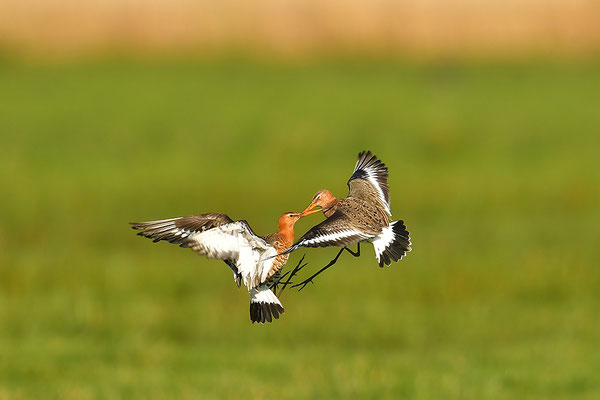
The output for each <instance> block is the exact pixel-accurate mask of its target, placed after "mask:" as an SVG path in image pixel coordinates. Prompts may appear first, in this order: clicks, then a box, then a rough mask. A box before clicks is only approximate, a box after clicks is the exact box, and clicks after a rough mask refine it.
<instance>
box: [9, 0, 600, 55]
mask: <svg viewBox="0 0 600 400" xmlns="http://www.w3.org/2000/svg"><path fill="white" fill-rule="evenodd" d="M599 20H600V3H599V2H597V1H593V0H570V1H567V0H469V1H460V0H393V1H390V0H343V1H340V0H285V1H282V0H252V1H248V0H225V1H223V0H201V1H198V0H152V1H140V0H117V1H115V0H112V1H111V0H108V1H107V0H86V1H80V0H52V1H49V0H3V1H2V2H0V48H5V49H7V50H11V51H15V52H17V53H25V54H31V53H32V54H35V55H37V56H39V55H40V54H41V55H53V56H58V57H73V56H75V57H77V56H81V55H82V54H89V53H95V52H98V51H100V52H105V51H108V52H109V53H113V52H114V51H122V52H126V53H128V54H130V53H131V52H136V53H151V54H156V53H158V54H165V53H166V54H171V53H180V52H183V53H184V54H189V53H190V52H191V53H193V54H197V53H198V52H199V51H200V52H202V53H204V54H206V53H213V52H216V53H221V52H223V51H231V50H232V49H235V50H236V51H243V52H245V53H250V54H273V53H274V54H277V55H278V56H283V57H291V58H297V57H306V56H309V57H310V56H312V55H314V54H326V55H331V52H340V53H344V54H345V53H347V52H350V53H356V52H360V53H365V54H390V53H394V54H402V55H403V56H406V55H407V54H412V55H417V56H418V57H438V56H440V55H442V56H451V57H461V58H462V57H465V56H467V57H481V56H484V57H485V56H490V55H493V56H498V55H509V56H519V57H525V58H530V57H531V56H532V54H535V55H545V56H548V55H552V56H570V55H577V56H586V55H589V54H594V53H596V54H597V53H598V51H600V24H599V23H598V21H599Z"/></svg>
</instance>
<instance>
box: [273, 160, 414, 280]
mask: <svg viewBox="0 0 600 400" xmlns="http://www.w3.org/2000/svg"><path fill="white" fill-rule="evenodd" d="M387 181H388V169H387V167H386V166H385V164H384V163H382V162H381V161H380V160H379V159H378V158H377V157H376V156H375V155H373V154H371V152H370V151H367V152H364V151H363V152H361V153H359V154H358V161H357V162H356V165H355V167H354V172H353V173H352V176H351V177H350V179H349V180H348V187H349V189H350V190H349V193H348V196H346V197H344V198H336V197H335V196H334V195H333V194H332V193H331V192H330V191H329V190H327V189H323V190H319V191H318V192H317V193H316V194H315V195H314V196H313V198H312V201H311V203H310V204H309V206H308V207H307V208H306V209H305V210H304V211H303V215H308V214H312V213H313V212H316V211H319V210H322V211H323V213H324V214H325V216H326V217H327V218H326V219H325V220H324V221H323V222H321V223H320V224H318V225H315V226H314V227H312V228H311V229H310V230H309V231H308V232H306V233H305V234H304V235H303V236H302V237H301V238H300V239H299V240H298V241H297V242H296V243H295V244H294V245H293V246H291V247H289V248H288V249H286V250H285V251H284V252H283V253H281V254H288V253H290V252H292V251H294V250H296V249H298V248H299V247H302V246H304V247H327V246H340V247H342V249H341V250H340V251H339V253H338V254H337V256H336V257H335V258H334V259H333V260H332V261H331V262H330V263H329V264H328V265H326V266H325V267H324V268H322V269H321V270H320V271H319V272H317V273H316V274H314V275H313V276H311V277H310V278H308V279H307V280H306V281H304V282H302V283H299V284H296V285H294V286H300V285H302V288H304V287H305V286H306V284H307V283H309V282H312V278H314V277H315V276H317V275H318V274H319V273H321V272H323V271H324V270H325V269H327V268H329V267H330V266H331V265H333V264H335V262H337V259H338V258H339V256H340V255H341V253H342V252H343V251H344V250H347V251H348V252H349V253H351V254H352V255H353V256H355V257H358V256H359V255H360V243H361V242H363V241H366V242H370V243H372V244H373V247H374V249H375V255H376V257H377V262H378V263H379V266H380V267H383V266H384V265H390V264H391V263H392V261H394V262H395V261H398V260H401V259H402V258H403V257H404V256H405V255H406V253H408V252H409V251H411V245H412V243H411V240H410V235H409V232H408V231H407V230H406V226H405V225H404V222H403V221H402V220H400V221H391V217H392V212H391V209H390V190H389V187H388V182H387ZM317 207H320V209H319V208H317ZM354 243H358V250H357V252H352V251H351V250H350V249H348V248H347V246H349V245H352V244H354ZM302 288H300V289H302Z"/></svg>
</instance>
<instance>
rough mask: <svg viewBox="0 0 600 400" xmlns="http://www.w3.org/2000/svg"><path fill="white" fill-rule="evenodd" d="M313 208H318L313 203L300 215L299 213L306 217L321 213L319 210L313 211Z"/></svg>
mask: <svg viewBox="0 0 600 400" xmlns="http://www.w3.org/2000/svg"><path fill="white" fill-rule="evenodd" d="M315 207H319V206H317V205H316V204H314V203H310V205H309V206H308V207H306V209H305V210H304V211H302V213H301V214H302V216H303V217H306V216H307V215H310V214H314V213H318V212H319V211H321V208H317V209H314V208H315Z"/></svg>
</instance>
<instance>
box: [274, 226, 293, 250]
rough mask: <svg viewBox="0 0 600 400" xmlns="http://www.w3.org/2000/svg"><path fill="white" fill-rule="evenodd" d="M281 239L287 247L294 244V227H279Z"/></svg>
mask: <svg viewBox="0 0 600 400" xmlns="http://www.w3.org/2000/svg"><path fill="white" fill-rule="evenodd" d="M277 233H278V234H279V238H280V239H281V240H282V241H283V242H285V245H286V246H287V247H289V246H291V245H292V244H294V227H293V226H290V225H281V224H280V225H279V231H278V232H277Z"/></svg>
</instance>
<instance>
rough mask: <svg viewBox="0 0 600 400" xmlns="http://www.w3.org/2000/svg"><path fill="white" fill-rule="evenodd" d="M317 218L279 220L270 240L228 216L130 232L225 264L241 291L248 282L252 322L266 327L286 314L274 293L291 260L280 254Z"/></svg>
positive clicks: (154, 224)
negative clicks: (302, 224)
mask: <svg viewBox="0 0 600 400" xmlns="http://www.w3.org/2000/svg"><path fill="white" fill-rule="evenodd" d="M314 212H318V210H314ZM312 213H313V212H307V213H295V212H287V213H285V214H283V215H282V216H281V217H280V218H279V225H278V230H277V232H275V233H271V234H268V235H265V236H259V235H257V234H256V233H254V231H252V228H250V226H249V225H248V222H247V221H245V220H240V221H233V220H232V219H231V218H229V216H227V215H226V214H217V213H209V214H199V215H191V216H188V217H179V218H170V219H163V220H158V221H149V222H132V223H131V226H132V228H133V229H137V230H139V231H140V232H139V233H138V235H140V236H144V237H147V238H150V239H153V241H154V242H158V241H161V240H165V241H168V242H170V243H174V244H178V245H179V246H180V247H189V248H191V249H192V250H193V251H195V252H197V253H198V254H200V255H203V256H206V257H208V258H214V259H218V260H223V261H225V263H226V264H227V265H228V266H229V268H231V270H232V271H233V278H234V281H235V283H236V284H237V286H238V287H240V285H241V283H242V282H243V283H244V285H245V286H246V287H247V288H248V290H249V291H250V319H251V320H252V322H253V323H254V322H259V323H265V322H271V321H272V320H273V318H275V319H278V318H279V314H283V313H284V309H283V306H282V304H281V302H280V301H279V299H278V298H277V296H276V295H275V293H273V291H272V290H271V289H272V287H273V285H275V284H276V283H277V282H276V279H275V278H276V275H277V274H278V273H279V271H280V270H281V268H282V267H283V266H284V265H285V264H286V262H287V259H288V257H289V255H288V254H287V253H286V254H278V253H280V252H282V251H283V250H285V249H286V248H288V247H289V246H291V245H292V243H293V242H294V224H295V223H296V221H298V220H299V219H300V218H302V217H303V216H305V215H309V214H312Z"/></svg>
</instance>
